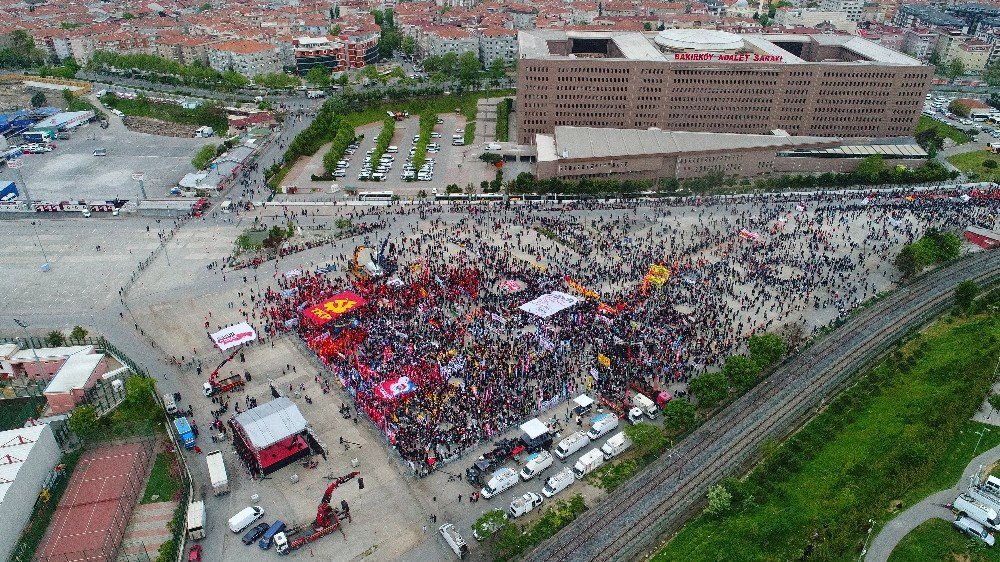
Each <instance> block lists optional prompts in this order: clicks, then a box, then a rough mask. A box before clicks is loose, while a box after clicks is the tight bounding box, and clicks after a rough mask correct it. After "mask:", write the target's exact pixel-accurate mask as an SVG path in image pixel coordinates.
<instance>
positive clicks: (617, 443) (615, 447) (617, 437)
mask: <svg viewBox="0 0 1000 562" xmlns="http://www.w3.org/2000/svg"><path fill="white" fill-rule="evenodd" d="M631 446H632V440H631V439H629V438H628V436H627V435H625V432H624V431H619V432H618V433H616V434H614V435H612V436H611V437H609V438H608V440H607V442H605V443H604V445H602V446H601V452H602V453H604V460H605V461H609V460H611V459H613V458H615V457H617V456H618V455H620V454H622V453H623V452H624V451H625V450H626V449H628V448H629V447H631Z"/></svg>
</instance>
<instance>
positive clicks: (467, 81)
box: [458, 51, 482, 87]
mask: <svg viewBox="0 0 1000 562" xmlns="http://www.w3.org/2000/svg"><path fill="white" fill-rule="evenodd" d="M481 76H482V65H481V64H480V63H479V56H478V55H476V53H473V52H471V51H470V52H466V53H462V56H461V57H460V58H459V59H458V79H459V81H460V82H461V83H462V85H463V86H465V87H469V86H472V85H474V84H477V83H479V79H480V77H481Z"/></svg>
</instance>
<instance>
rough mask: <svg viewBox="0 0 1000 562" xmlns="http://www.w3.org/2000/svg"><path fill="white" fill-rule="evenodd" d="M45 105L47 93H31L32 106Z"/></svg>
mask: <svg viewBox="0 0 1000 562" xmlns="http://www.w3.org/2000/svg"><path fill="white" fill-rule="evenodd" d="M43 105H45V94H43V93H41V92H35V93H34V94H32V95H31V107H42V106H43Z"/></svg>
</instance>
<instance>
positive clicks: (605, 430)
mask: <svg viewBox="0 0 1000 562" xmlns="http://www.w3.org/2000/svg"><path fill="white" fill-rule="evenodd" d="M590 421H591V422H592V425H591V426H590V431H588V432H587V437H590V440H591V441H596V440H598V439H600V438H601V437H604V436H605V435H607V434H609V433H611V432H612V431H614V430H615V429H617V428H618V416H616V415H614V414H609V413H603V414H599V415H596V416H594V417H593V418H591V420H590Z"/></svg>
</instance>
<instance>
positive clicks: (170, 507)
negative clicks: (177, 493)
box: [119, 501, 177, 562]
mask: <svg viewBox="0 0 1000 562" xmlns="http://www.w3.org/2000/svg"><path fill="white" fill-rule="evenodd" d="M176 509H177V502H175V501H169V502H158V503H147V504H143V505H140V506H137V507H136V508H135V511H134V512H132V521H130V522H129V525H128V528H127V529H126V530H125V540H124V541H122V550H121V553H122V554H121V556H120V557H119V562H123V561H124V560H128V559H129V558H128V557H130V556H136V555H141V554H142V553H143V552H145V553H148V554H149V558H150V559H155V558H156V551H157V550H159V548H160V545H161V544H163V543H165V542H167V541H169V540H170V539H172V538H173V533H171V532H170V529H168V528H167V523H169V522H170V520H171V519H173V517H174V511H175V510H176Z"/></svg>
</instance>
